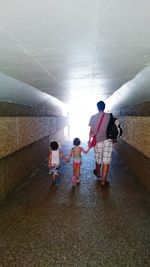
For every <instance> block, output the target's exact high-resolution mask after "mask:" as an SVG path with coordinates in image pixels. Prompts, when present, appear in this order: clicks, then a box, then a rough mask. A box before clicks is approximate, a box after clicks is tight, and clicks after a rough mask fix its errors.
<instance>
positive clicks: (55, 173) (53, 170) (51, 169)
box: [48, 166, 60, 175]
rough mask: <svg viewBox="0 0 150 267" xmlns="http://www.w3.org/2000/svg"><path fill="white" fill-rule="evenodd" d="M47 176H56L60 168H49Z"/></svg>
mask: <svg viewBox="0 0 150 267" xmlns="http://www.w3.org/2000/svg"><path fill="white" fill-rule="evenodd" d="M48 172H49V174H53V175H58V174H59V173H60V167H58V166H51V167H50V168H49V170H48Z"/></svg>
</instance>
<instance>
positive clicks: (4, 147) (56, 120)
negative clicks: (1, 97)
mask: <svg viewBox="0 0 150 267" xmlns="http://www.w3.org/2000/svg"><path fill="white" fill-rule="evenodd" d="M0 115H1V116H0V200H2V199H3V198H5V196H6V195H7V194H8V193H9V192H10V191H11V190H12V189H13V188H15V187H16V186H17V185H18V184H20V183H21V182H22V181H23V180H24V179H26V177H27V176H28V175H29V174H31V173H32V171H33V170H34V169H35V168H37V166H38V165H39V164H40V163H41V162H42V161H43V160H45V159H46V158H47V155H48V147H49V142H50V141H52V140H57V141H58V142H59V144H60V145H61V143H62V142H63V140H64V139H65V136H64V127H65V126H67V124H68V118H67V117H64V116H63V115H62V111H61V109H59V108H57V107H55V108H53V107H52V106H50V105H48V106H46V105H43V106H41V107H37V108H33V107H32V108H31V107H29V108H28V107H26V106H21V105H15V104H10V103H3V104H2V105H1V103H0Z"/></svg>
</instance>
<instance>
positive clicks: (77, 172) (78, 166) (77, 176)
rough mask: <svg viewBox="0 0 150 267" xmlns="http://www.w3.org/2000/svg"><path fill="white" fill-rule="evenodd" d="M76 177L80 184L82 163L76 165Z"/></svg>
mask: <svg viewBox="0 0 150 267" xmlns="http://www.w3.org/2000/svg"><path fill="white" fill-rule="evenodd" d="M74 165H75V166H74V176H76V179H77V183H79V182H80V178H79V177H80V166H81V163H75V164H74Z"/></svg>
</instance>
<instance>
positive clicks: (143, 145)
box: [120, 116, 150, 157]
mask: <svg viewBox="0 0 150 267" xmlns="http://www.w3.org/2000/svg"><path fill="white" fill-rule="evenodd" d="M120 120H121V125H122V127H123V137H122V138H123V140H124V141H125V142H126V143H127V144H129V145H131V146H132V147H134V148H135V149H137V150H138V151H140V152H141V153H143V154H144V155H145V156H147V157H150V117H143V116H142V117H141V116H125V117H121V118H120Z"/></svg>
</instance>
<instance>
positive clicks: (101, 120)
mask: <svg viewBox="0 0 150 267" xmlns="http://www.w3.org/2000/svg"><path fill="white" fill-rule="evenodd" d="M104 116H105V113H103V115H102V117H101V119H100V122H99V125H98V127H97V131H96V135H97V134H98V131H99V129H100V127H101V124H102V122H103V119H104Z"/></svg>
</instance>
